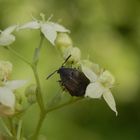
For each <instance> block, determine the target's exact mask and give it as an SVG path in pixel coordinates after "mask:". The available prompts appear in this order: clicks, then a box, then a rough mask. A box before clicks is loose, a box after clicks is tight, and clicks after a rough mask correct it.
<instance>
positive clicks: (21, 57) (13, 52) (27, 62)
mask: <svg viewBox="0 0 140 140" xmlns="http://www.w3.org/2000/svg"><path fill="white" fill-rule="evenodd" d="M6 48H7V49H8V50H9V51H10V52H11V53H12V54H14V55H16V56H17V57H18V58H20V59H21V60H22V61H24V62H25V63H26V64H28V65H29V66H32V64H31V63H30V62H29V61H28V60H27V59H25V58H24V57H23V56H21V54H19V53H18V52H16V51H15V50H14V49H12V47H9V46H7V47H6Z"/></svg>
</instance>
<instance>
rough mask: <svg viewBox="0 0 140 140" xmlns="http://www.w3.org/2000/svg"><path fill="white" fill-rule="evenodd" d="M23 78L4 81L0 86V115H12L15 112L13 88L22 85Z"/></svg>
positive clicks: (23, 82)
mask: <svg viewBox="0 0 140 140" xmlns="http://www.w3.org/2000/svg"><path fill="white" fill-rule="evenodd" d="M25 83H26V81H25V80H13V81H7V82H4V86H2V87H0V115H13V114H14V112H15V103H16V99H15V94H14V93H13V92H14V90H15V89H17V88H20V87H22V86H23V85H24V84H25Z"/></svg>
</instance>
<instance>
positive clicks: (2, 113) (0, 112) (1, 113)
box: [0, 105, 15, 116]
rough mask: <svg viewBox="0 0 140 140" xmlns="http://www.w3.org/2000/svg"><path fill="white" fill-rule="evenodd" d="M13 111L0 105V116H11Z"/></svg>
mask: <svg viewBox="0 0 140 140" xmlns="http://www.w3.org/2000/svg"><path fill="white" fill-rule="evenodd" d="M14 113H15V110H14V109H13V108H10V107H8V106H4V105H0V116H12V115H14Z"/></svg>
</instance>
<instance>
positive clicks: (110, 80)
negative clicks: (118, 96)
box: [99, 70, 115, 88]
mask: <svg viewBox="0 0 140 140" xmlns="http://www.w3.org/2000/svg"><path fill="white" fill-rule="evenodd" d="M99 81H100V82H101V83H103V84H104V85H105V86H106V87H108V88H111V87H112V86H113V85H114V83H115V78H114V76H113V75H112V74H111V73H110V72H109V71H107V70H106V71H104V72H102V74H101V75H100V76H99Z"/></svg>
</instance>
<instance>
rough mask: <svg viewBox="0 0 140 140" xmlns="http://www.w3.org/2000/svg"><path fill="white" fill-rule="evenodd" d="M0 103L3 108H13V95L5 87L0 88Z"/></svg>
mask: <svg viewBox="0 0 140 140" xmlns="http://www.w3.org/2000/svg"><path fill="white" fill-rule="evenodd" d="M0 103H1V104H2V105H4V106H8V107H10V108H14V106H15V95H14V94H13V93H12V91H11V90H10V89H8V88H6V87H1V88H0Z"/></svg>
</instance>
